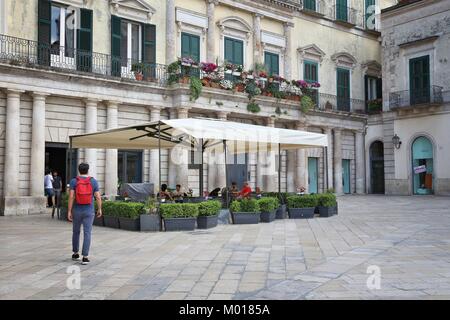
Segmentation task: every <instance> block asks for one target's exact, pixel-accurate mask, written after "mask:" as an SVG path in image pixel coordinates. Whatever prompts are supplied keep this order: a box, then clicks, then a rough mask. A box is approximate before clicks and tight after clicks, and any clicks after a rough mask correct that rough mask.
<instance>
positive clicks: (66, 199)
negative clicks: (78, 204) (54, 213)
mask: <svg viewBox="0 0 450 320" xmlns="http://www.w3.org/2000/svg"><path fill="white" fill-rule="evenodd" d="M61 207H62V208H68V207H69V193H67V192H64V193H63V194H61Z"/></svg>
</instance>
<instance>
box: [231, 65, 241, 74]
mask: <svg viewBox="0 0 450 320" xmlns="http://www.w3.org/2000/svg"><path fill="white" fill-rule="evenodd" d="M242 71H243V68H242V66H241V65H238V66H234V69H233V76H236V77H240V76H241V72H242Z"/></svg>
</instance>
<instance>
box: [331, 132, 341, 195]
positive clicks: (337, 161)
mask: <svg viewBox="0 0 450 320" xmlns="http://www.w3.org/2000/svg"><path fill="white" fill-rule="evenodd" d="M333 163H334V189H335V191H336V193H337V194H342V193H343V186H342V129H341V128H335V129H334V162H333Z"/></svg>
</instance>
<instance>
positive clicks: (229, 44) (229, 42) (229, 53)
mask: <svg viewBox="0 0 450 320" xmlns="http://www.w3.org/2000/svg"><path fill="white" fill-rule="evenodd" d="M224 45H225V61H227V62H229V63H233V59H234V58H233V39H230V38H225V43H224Z"/></svg>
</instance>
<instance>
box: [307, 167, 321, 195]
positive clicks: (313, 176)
mask: <svg viewBox="0 0 450 320" xmlns="http://www.w3.org/2000/svg"><path fill="white" fill-rule="evenodd" d="M318 162H319V161H318V158H308V184H309V185H308V191H309V193H318V192H319V181H318V180H319V170H318Z"/></svg>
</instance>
